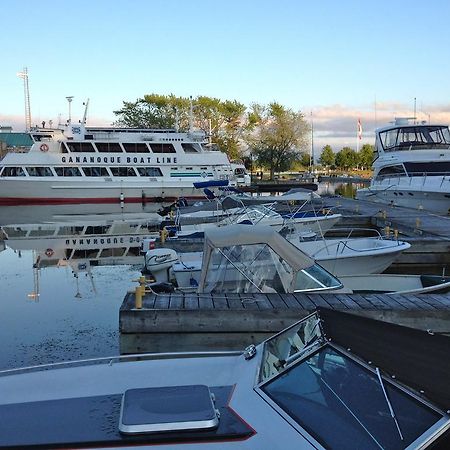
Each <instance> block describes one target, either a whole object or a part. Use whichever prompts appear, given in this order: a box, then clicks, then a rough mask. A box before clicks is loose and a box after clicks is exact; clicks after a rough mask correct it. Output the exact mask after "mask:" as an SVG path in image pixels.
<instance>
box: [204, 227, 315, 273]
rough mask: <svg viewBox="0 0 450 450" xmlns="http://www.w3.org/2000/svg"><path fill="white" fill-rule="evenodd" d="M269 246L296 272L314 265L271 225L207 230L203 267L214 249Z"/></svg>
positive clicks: (311, 260)
mask: <svg viewBox="0 0 450 450" xmlns="http://www.w3.org/2000/svg"><path fill="white" fill-rule="evenodd" d="M254 244H267V245H268V246H269V247H270V248H272V250H273V251H274V252H275V253H277V254H278V255H279V256H280V257H281V258H283V259H284V260H285V261H286V262H287V263H288V264H289V265H290V266H291V267H292V268H293V269H294V270H295V271H299V270H302V269H306V268H307V267H311V266H312V265H313V264H314V260H313V259H312V258H310V257H309V256H308V255H306V254H305V253H303V252H302V251H301V250H299V249H298V248H297V247H295V246H294V245H292V244H291V243H290V242H289V241H287V240H286V239H285V238H284V237H282V236H281V235H280V234H279V233H278V232H277V231H275V230H274V229H273V227H271V226H269V225H251V226H248V225H239V224H233V225H227V226H226V227H211V228H206V229H205V247H204V251H203V267H207V265H205V264H206V263H207V262H208V261H207V259H205V258H207V257H208V258H209V254H210V253H211V251H212V250H213V249H214V248H223V247H230V246H233V245H254Z"/></svg>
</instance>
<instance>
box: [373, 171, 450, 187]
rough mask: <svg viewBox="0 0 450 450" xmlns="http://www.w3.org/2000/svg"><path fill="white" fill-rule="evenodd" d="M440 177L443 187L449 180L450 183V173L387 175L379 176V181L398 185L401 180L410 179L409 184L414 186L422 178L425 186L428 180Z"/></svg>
mask: <svg viewBox="0 0 450 450" xmlns="http://www.w3.org/2000/svg"><path fill="white" fill-rule="evenodd" d="M438 177H440V180H441V185H442V184H443V183H444V182H445V181H446V180H447V181H450V172H408V173H407V174H406V173H404V174H395V175H392V174H386V175H378V176H377V179H378V180H379V181H381V182H385V181H386V180H387V181H389V182H395V183H396V184H398V183H400V180H401V179H405V178H408V181H409V184H412V182H413V181H414V180H417V179H418V178H422V184H425V182H426V181H427V179H428V178H432V179H433V180H435V179H437V178H438Z"/></svg>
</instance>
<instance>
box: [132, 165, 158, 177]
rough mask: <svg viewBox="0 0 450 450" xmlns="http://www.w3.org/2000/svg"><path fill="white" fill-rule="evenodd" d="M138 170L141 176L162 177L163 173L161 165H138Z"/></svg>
mask: <svg viewBox="0 0 450 450" xmlns="http://www.w3.org/2000/svg"><path fill="white" fill-rule="evenodd" d="M137 171H138V172H139V175H140V176H141V177H162V176H163V174H162V172H161V169H160V168H159V167H138V168H137Z"/></svg>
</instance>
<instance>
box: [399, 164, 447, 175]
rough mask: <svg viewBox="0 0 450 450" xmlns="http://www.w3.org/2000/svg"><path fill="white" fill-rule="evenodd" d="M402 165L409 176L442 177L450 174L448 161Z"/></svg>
mask: <svg viewBox="0 0 450 450" xmlns="http://www.w3.org/2000/svg"><path fill="white" fill-rule="evenodd" d="M404 165H405V169H406V171H407V172H408V175H409V176H413V175H416V176H417V175H418V176H423V175H427V176H433V175H434V176H437V175H441V176H442V175H449V174H450V162H448V161H433V162H405V163H404Z"/></svg>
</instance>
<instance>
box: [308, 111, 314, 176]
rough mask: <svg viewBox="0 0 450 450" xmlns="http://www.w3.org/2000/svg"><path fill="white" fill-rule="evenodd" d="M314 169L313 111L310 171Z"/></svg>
mask: <svg viewBox="0 0 450 450" xmlns="http://www.w3.org/2000/svg"><path fill="white" fill-rule="evenodd" d="M313 170H314V121H313V113H312V111H311V155H310V158H309V172H310V173H312V172H313Z"/></svg>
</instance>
